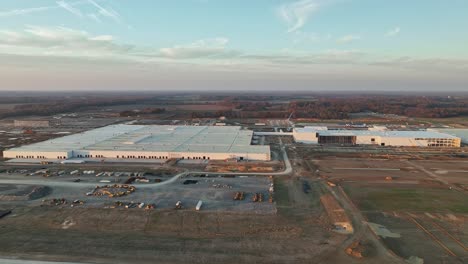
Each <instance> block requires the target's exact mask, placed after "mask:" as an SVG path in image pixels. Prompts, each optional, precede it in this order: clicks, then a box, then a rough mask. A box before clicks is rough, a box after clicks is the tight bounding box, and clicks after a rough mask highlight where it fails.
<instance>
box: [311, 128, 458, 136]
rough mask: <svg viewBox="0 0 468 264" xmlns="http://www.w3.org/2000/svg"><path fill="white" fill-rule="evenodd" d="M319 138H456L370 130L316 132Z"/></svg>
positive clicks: (409, 132) (433, 132) (421, 132)
mask: <svg viewBox="0 0 468 264" xmlns="http://www.w3.org/2000/svg"><path fill="white" fill-rule="evenodd" d="M318 132H319V135H321V136H380V137H387V138H389V137H394V138H457V137H455V136H452V135H449V134H445V133H439V132H435V131H426V130H424V131H398V130H385V131H372V130H325V131H318Z"/></svg>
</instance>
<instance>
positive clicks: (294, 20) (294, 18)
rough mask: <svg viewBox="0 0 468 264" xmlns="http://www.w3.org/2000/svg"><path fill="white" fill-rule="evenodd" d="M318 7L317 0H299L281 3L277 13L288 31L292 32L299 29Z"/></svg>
mask: <svg viewBox="0 0 468 264" xmlns="http://www.w3.org/2000/svg"><path fill="white" fill-rule="evenodd" d="M318 8H319V4H318V2H317V0H300V1H297V2H294V3H289V4H284V5H281V6H280V7H279V8H278V14H279V16H280V17H281V19H283V20H284V21H285V22H286V23H287V24H288V27H289V28H288V32H294V31H297V30H299V29H301V28H302V27H303V26H304V25H305V24H306V23H307V21H308V20H309V17H310V16H311V15H312V14H313V13H314V12H316V11H317V10H318Z"/></svg>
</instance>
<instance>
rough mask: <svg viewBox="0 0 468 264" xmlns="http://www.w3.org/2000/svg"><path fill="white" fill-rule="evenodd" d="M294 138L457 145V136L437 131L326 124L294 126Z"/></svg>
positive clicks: (311, 141)
mask: <svg viewBox="0 0 468 264" xmlns="http://www.w3.org/2000/svg"><path fill="white" fill-rule="evenodd" d="M293 137H294V140H295V141H296V142H299V143H308V144H339V145H377V146H407V147H460V144H461V140H460V138H458V137H456V136H452V135H449V134H445V133H440V132H436V131H427V130H422V131H419V130H418V131H401V130H388V129H386V128H385V127H375V128H370V129H368V130H329V129H328V128H327V127H304V128H295V129H294V130H293Z"/></svg>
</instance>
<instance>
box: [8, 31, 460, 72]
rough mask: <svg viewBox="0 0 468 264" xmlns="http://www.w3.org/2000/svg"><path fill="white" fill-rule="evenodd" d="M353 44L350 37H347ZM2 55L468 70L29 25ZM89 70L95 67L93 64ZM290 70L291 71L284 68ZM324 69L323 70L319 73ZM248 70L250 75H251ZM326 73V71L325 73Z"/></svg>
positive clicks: (274, 67) (434, 62)
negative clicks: (145, 41)
mask: <svg viewBox="0 0 468 264" xmlns="http://www.w3.org/2000/svg"><path fill="white" fill-rule="evenodd" d="M345 39H346V40H348V39H355V37H352V38H345ZM0 56H10V57H12V56H18V57H21V58H22V60H23V61H27V58H31V60H44V61H54V60H62V59H63V60H65V59H66V60H67V61H70V62H72V61H76V62H79V63H81V64H82V65H87V64H89V61H90V60H92V61H93V62H92V63H93V64H94V63H98V62H111V61H112V62H114V64H113V67H119V65H121V64H122V65H123V64H125V65H134V64H137V65H139V64H141V65H143V66H141V67H146V66H144V65H165V67H169V68H170V67H172V66H174V67H175V68H176V67H179V66H180V65H190V66H187V67H189V68H190V67H191V68H190V69H189V70H190V71H196V69H197V68H199V67H205V68H210V69H211V70H213V71H225V72H228V71H232V72H236V71H247V72H251V73H255V72H264V73H266V72H270V73H273V72H274V73H275V74H283V73H284V72H286V71H288V72H291V73H294V72H296V73H300V74H304V75H307V74H308V72H309V70H310V69H312V68H314V69H319V68H320V69H325V68H327V69H342V68H343V67H348V68H349V69H351V70H355V66H359V67H368V69H374V70H378V71H381V72H383V71H385V70H386V69H392V70H394V71H399V70H401V69H412V70H415V71H417V72H419V73H425V72H428V71H431V72H436V73H444V74H445V73H448V74H459V73H461V72H463V73H464V72H466V71H467V70H468V60H465V59H449V58H437V57H436V58H414V57H401V58H399V57H397V58H395V57H389V58H385V59H382V58H379V57H378V56H376V55H375V54H370V53H367V52H364V51H360V50H333V49H332V50H325V51H321V52H308V51H297V50H296V51H295V50H282V51H271V52H253V53H249V52H246V51H243V50H237V49H231V48H229V39H227V38H223V37H218V38H208V39H201V40H197V41H194V42H192V43H188V44H179V45H174V46H172V47H165V48H158V47H151V46H150V47H145V46H134V45H126V44H121V43H119V42H118V41H117V40H116V39H115V38H114V37H113V36H111V35H92V34H90V33H88V32H86V31H82V30H76V29H71V28H66V27H41V26H28V27H26V28H25V29H24V30H21V31H11V30H0ZM41 58H42V59H41ZM89 65H91V64H89ZM285 66H287V67H285ZM321 67H324V68H321ZM247 69H248V70H247ZM324 71H325V70H324Z"/></svg>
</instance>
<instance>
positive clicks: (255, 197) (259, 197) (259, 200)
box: [252, 193, 263, 203]
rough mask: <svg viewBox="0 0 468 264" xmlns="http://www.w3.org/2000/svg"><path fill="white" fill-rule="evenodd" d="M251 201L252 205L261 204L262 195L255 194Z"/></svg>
mask: <svg viewBox="0 0 468 264" xmlns="http://www.w3.org/2000/svg"><path fill="white" fill-rule="evenodd" d="M252 201H253V202H254V203H256V202H263V194H262V193H255V194H254V196H253V197H252Z"/></svg>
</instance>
